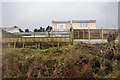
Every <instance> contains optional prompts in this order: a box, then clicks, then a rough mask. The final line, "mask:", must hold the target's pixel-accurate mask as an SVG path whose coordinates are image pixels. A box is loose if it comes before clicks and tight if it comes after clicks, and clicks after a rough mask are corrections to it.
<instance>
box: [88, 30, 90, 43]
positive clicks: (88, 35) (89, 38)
mask: <svg viewBox="0 0 120 80" xmlns="http://www.w3.org/2000/svg"><path fill="white" fill-rule="evenodd" d="M88 39H89V43H90V28H88Z"/></svg>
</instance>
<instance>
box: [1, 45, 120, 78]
mask: <svg viewBox="0 0 120 80" xmlns="http://www.w3.org/2000/svg"><path fill="white" fill-rule="evenodd" d="M103 46H106V45H105V44H104V45H102V47H103ZM102 47H101V44H85V43H80V44H78V45H76V46H73V45H67V46H61V47H50V48H47V49H32V48H18V49H3V66H2V71H3V74H2V75H3V77H4V78H77V77H87V78H89V77H93V78H95V77H98V78H103V77H105V78H114V77H115V78H118V77H120V76H119V74H120V73H119V72H118V71H119V70H118V67H117V61H118V60H115V59H112V60H111V61H110V60H109V59H107V58H105V57H104V56H103V54H104V53H103V54H102V53H101V50H102V51H103V52H105V51H106V49H107V47H106V49H105V48H102ZM11 66H13V67H11Z"/></svg>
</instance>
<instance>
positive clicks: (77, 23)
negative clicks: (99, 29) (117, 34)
mask: <svg viewBox="0 0 120 80" xmlns="http://www.w3.org/2000/svg"><path fill="white" fill-rule="evenodd" d="M72 27H73V29H88V28H90V29H96V20H72Z"/></svg>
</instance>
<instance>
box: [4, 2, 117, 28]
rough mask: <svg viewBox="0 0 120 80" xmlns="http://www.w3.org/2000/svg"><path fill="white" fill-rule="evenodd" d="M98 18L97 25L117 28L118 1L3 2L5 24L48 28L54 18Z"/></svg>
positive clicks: (7, 25)
mask: <svg viewBox="0 0 120 80" xmlns="http://www.w3.org/2000/svg"><path fill="white" fill-rule="evenodd" d="M76 19H77V20H84V19H85V20H88V19H93V20H96V24H97V28H101V27H103V28H114V27H116V28H117V27H118V2H3V3H2V26H3V27H12V26H14V25H16V26H18V27H20V28H22V29H25V28H29V29H30V30H33V29H34V28H39V27H41V26H42V27H46V26H47V25H51V22H52V20H57V21H59V20H60V21H61V20H63V21H65V20H76Z"/></svg>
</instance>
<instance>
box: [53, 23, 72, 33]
mask: <svg viewBox="0 0 120 80" xmlns="http://www.w3.org/2000/svg"><path fill="white" fill-rule="evenodd" d="M70 27H71V23H70V21H52V28H53V31H69V30H70Z"/></svg>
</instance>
